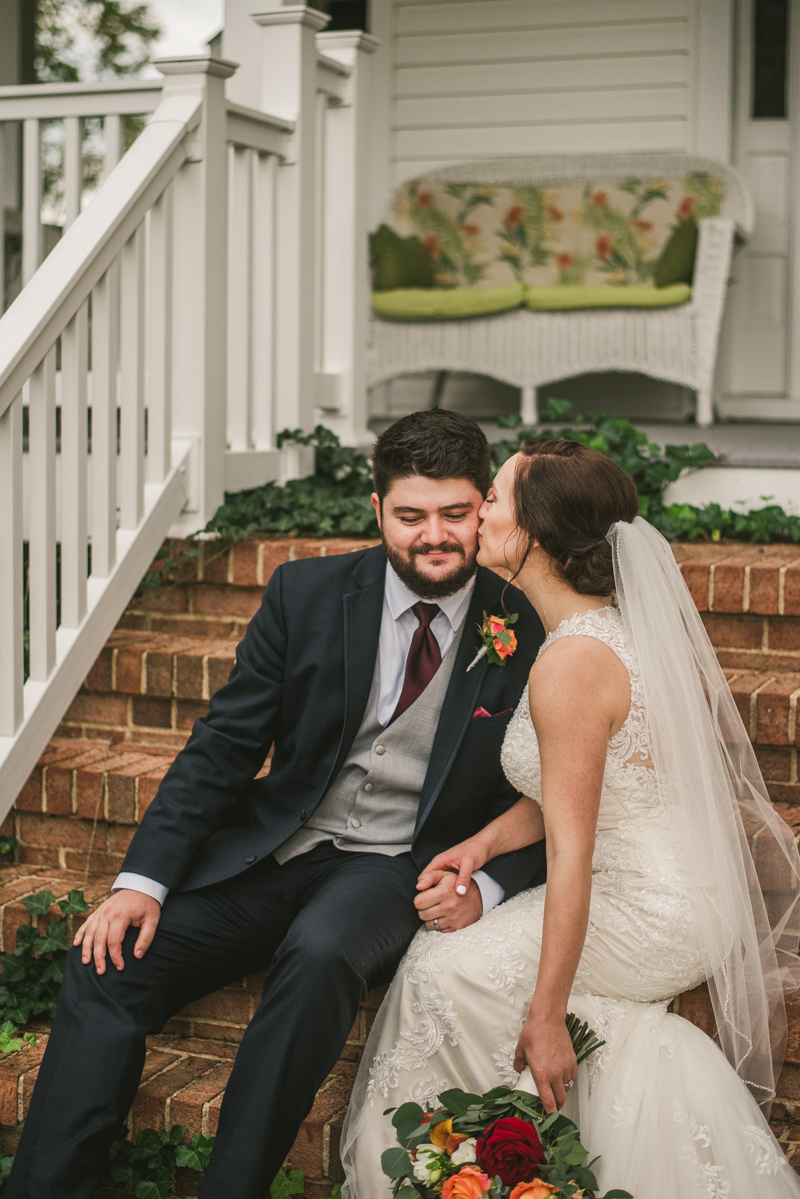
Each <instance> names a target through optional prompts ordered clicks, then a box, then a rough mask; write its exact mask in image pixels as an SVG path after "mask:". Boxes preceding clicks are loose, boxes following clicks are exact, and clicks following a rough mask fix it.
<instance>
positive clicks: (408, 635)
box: [6, 409, 544, 1199]
mask: <svg viewBox="0 0 800 1199" xmlns="http://www.w3.org/2000/svg"><path fill="white" fill-rule="evenodd" d="M373 471H374V479H375V495H373V497H372V500H373V504H374V506H375V510H376V513H377V516H378V520H379V523H380V527H381V536H382V540H383V546H382V547H376V548H374V549H368V550H363V551H359V552H357V553H353V554H346V555H342V556H337V557H329V558H315V559H306V560H303V561H298V562H291V563H287V564H286V565H284V566H281V567H279V568H278V569H277V570H276V571H275V573H274V575H273V576H272V579H271V580H270V583H269V586H268V587H267V589H266V592H265V594H264V599H263V603H262V606H261V609H260V611H259V612H258V613H257V615H256V616H254V617H253V619H252V621H251V622H250V626H249V628H248V630H247V634H246V635H245V637H244V640H243V641H242V642H241V644H240V645H239V647H238V649H237V654H236V665H235V666H234V668H233V670H232V672H231V676H230V679H229V681H228V683H227V685H226V686H225V687H223V688H222V689H221V690H220V691H218V692H217V694H216V695H215V696H214V698H213V700H212V701H211V708H210V711H209V714H208V716H206V717H205V718H204V719H202V720H199V721H197V723H196V724H195V727H194V730H193V732H192V736H191V737H190V739H189V741H188V743H187V745H186V748H185V749H184V750H183V751H182V752H181V753H180V754H179V755H178V757H177V758H176V760H175V762H174V764H173V766H172V767H171V769H170V771H169V773H168V774H167V775H166V777H165V778H164V780H163V782H162V784H161V787H160V789H159V792H158V794H157V796H156V798H155V800H154V801H153V803H152V804H151V806H150V808H149V810H148V811H147V814H146V815H145V817H144V819H143V821H142V823H141V825H140V826H139V828H138V830H137V832H136V835H135V837H134V838H133V841H132V843H131V846H130V849H129V851H128V854H127V857H126V858H125V861H124V863H123V872H122V874H120V876H119V878H118V879H117V881H116V884H115V893H114V894H113V895H112V897H111V898H110V899H108V900H106V902H105V903H104V904H103V905H102V907H100V908H99V909H98V910H97V912H95V913H94V914H93V915H92V916H91V917H90V919H89V920H88V921H87V923H86V924H85V925H84V927H83V929H82V930H81V932H80V933H79V934H78V937H77V938H76V942H77V943H79V944H78V946H77V947H76V948H74V949H73V950H72V952H71V953H70V955H69V958H68V962H67V968H66V973H65V977H64V985H63V990H62V994H61V1001H60V1004H59V1007H58V1012H57V1014H56V1018H55V1022H54V1025H53V1031H52V1034H51V1036H50V1041H49V1044H48V1047H47V1052H46V1053H45V1056H44V1060H43V1062H42V1066H41V1069H40V1072H39V1077H38V1080H37V1083H36V1088H35V1091H34V1095H33V1100H32V1103H31V1109H30V1114H29V1116H28V1119H27V1121H26V1124H25V1130H24V1132H23V1135H22V1140H21V1142H20V1147H19V1151H18V1153H17V1156H16V1160H15V1162H14V1168H13V1170H12V1173H11V1178H10V1181H9V1183H8V1187H7V1191H6V1196H7V1199H90V1197H91V1196H92V1195H93V1194H94V1191H95V1188H96V1187H97V1185H98V1183H99V1181H100V1179H101V1177H102V1175H103V1173H104V1170H105V1167H106V1162H107V1152H108V1148H109V1145H110V1143H111V1141H112V1140H113V1138H114V1136H115V1135H116V1134H117V1133H118V1131H119V1129H120V1126H121V1124H122V1122H123V1120H124V1119H125V1116H126V1114H127V1112H128V1110H129V1108H130V1105H131V1103H132V1102H133V1098H134V1095H135V1093H136V1088H137V1085H138V1083H139V1078H140V1075H141V1070H142V1065H143V1062H144V1056H145V1037H146V1035H147V1034H148V1033H157V1032H159V1031H160V1030H161V1029H162V1028H163V1026H164V1024H165V1023H166V1021H167V1020H168V1019H169V1018H170V1017H171V1016H172V1015H173V1014H174V1013H175V1012H178V1011H180V1010H181V1009H182V1008H184V1007H185V1006H186V1005H187V1004H188V1003H191V1002H192V1001H193V1000H195V999H197V998H198V997H200V996H202V995H206V994H208V993H210V992H212V991H216V990H218V989H219V988H220V987H224V986H225V985H226V984H228V983H231V982H234V981H236V980H237V979H239V978H241V977H242V976H243V975H247V974H253V973H255V972H257V971H260V970H264V969H265V968H267V967H268V968H269V972H268V974H267V978H266V982H265V984H264V991H263V996H262V1000H261V1004H260V1006H259V1008H258V1010H257V1012H256V1014H255V1016H254V1017H253V1019H252V1020H251V1022H250V1025H249V1027H248V1029H247V1031H246V1033H245V1035H244V1037H243V1039H242V1044H241V1048H240V1050H239V1053H238V1054H237V1057H236V1061H235V1064H234V1067H233V1071H232V1073H231V1076H230V1081H229V1084H228V1088H227V1090H226V1093H225V1099H224V1103H223V1105H222V1110H221V1114H220V1122H219V1131H218V1134H217V1138H216V1144H215V1148H214V1152H213V1154H212V1158H211V1164H210V1166H209V1170H208V1173H207V1176H206V1179H205V1181H204V1184H203V1199H264V1196H265V1195H266V1194H267V1192H268V1187H269V1183H270V1181H271V1180H272V1178H273V1177H274V1175H275V1174H276V1173H277V1171H278V1169H279V1167H280V1166H281V1163H282V1162H283V1160H284V1159H285V1157H286V1154H287V1153H288V1151H289V1150H290V1148H291V1146H292V1143H293V1141H294V1138H295V1136H296V1134H297V1130H298V1127H299V1125H300V1123H301V1121H302V1120H303V1119H304V1118H305V1116H306V1115H307V1113H308V1112H309V1110H310V1109H311V1106H312V1104H313V1102H314V1097H315V1095H316V1092H317V1090H318V1088H319V1086H320V1085H321V1083H322V1081H323V1080H324V1078H325V1076H326V1075H327V1074H328V1072H329V1071H330V1069H331V1068H332V1066H333V1065H334V1063H335V1062H336V1060H337V1058H338V1056H339V1054H340V1052H341V1049H342V1047H343V1045H344V1042H345V1040H346V1038H347V1035H348V1032H349V1031H350V1028H351V1027H352V1025H353V1022H354V1020H355V1017H356V1014H357V1012H358V1007H359V1004H360V1003H361V1001H362V999H363V998H364V996H365V995H366V993H367V991H368V990H369V989H370V988H372V987H375V986H377V985H378V984H380V983H384V982H387V981H388V980H389V979H391V977H392V974H393V973H394V971H395V969H396V967H397V965H398V962H399V961H400V958H401V957H402V955H403V953H404V951H405V949H406V947H407V946H408V943H409V941H410V940H411V938H412V937H413V936H414V933H415V932H416V931H417V929H419V928H420V927H421V924H420V922H421V921H422V922H424V923H425V925H426V926H427V927H428V928H435V929H436V930H438V931H441V932H444V933H447V932H451V931H453V930H455V929H459V928H464V927H466V926H467V925H469V924H472V923H473V922H474V921H476V920H478V919H479V918H480V916H481V915H482V914H483V913H485V912H486V911H487V910H488V909H489V908H490V907H491V906H493V905H494V904H496V903H498V902H500V901H502V900H503V899H504V898H508V897H510V896H512V895H514V894H516V893H517V892H518V891H520V890H522V889H524V888H526V887H530V886H532V885H535V884H537V883H539V882H541V881H543V877H544V850H543V843H540V844H538V845H534V846H531V847H528V848H527V849H523V850H519V851H516V852H514V853H510V854H506V855H504V856H503V857H499V858H496V859H495V860H494V861H492V862H490V863H488V864H487V866H486V868H485V870H484V871H480V872H477V873H476V874H475V875H474V876H473V879H472V881H471V883H470V885H469V887H468V888H467V889H466V893H465V894H463V895H459V894H457V893H456V890H455V880H456V876H455V875H454V874H451V873H446V874H444V875H443V876H440V875H436V876H433V877H429V878H426V879H423V880H422V882H423V884H424V885H423V886H422V887H420V888H419V889H418V884H417V880H418V876H419V874H420V871H423V870H424V868H425V866H426V865H427V863H428V862H429V861H430V860H431V858H432V857H433V856H434V855H435V854H437V853H439V852H440V851H442V850H444V849H446V848H448V847H449V846H450V845H452V844H454V843H455V842H457V841H459V840H462V839H463V838H465V837H469V836H471V835H472V834H474V833H475V832H477V831H478V830H479V829H480V828H482V827H483V826H484V825H485V824H487V823H488V822H489V821H490V820H492V819H493V818H494V817H495V816H497V815H498V814H499V813H501V812H503V811H505V810H506V809H507V808H508V807H510V806H511V804H513V803H514V802H515V801H516V799H517V798H518V797H517V793H516V792H515V791H514V789H513V788H512V787H511V786H510V785H509V784H508V782H506V780H505V778H504V776H503V773H502V770H501V766H500V748H501V744H502V740H503V734H504V733H505V730H506V727H507V725H508V721H509V719H510V717H511V712H512V710H513V708H514V707H515V705H516V703H517V701H518V699H519V697H520V695H521V694H522V691H523V688H524V687H525V685H526V682H527V676H528V671H529V669H530V667H531V664H532V662H533V659H534V657H535V655H536V651H537V650H538V648H539V645H540V644H541V642H542V640H543V630H542V626H541V624H540V622H539V619H538V617H537V616H536V613H535V612H534V611H533V609H532V608H531V607H530V606H529V604H528V603H527V601H526V600H525V598H524V596H523V595H522V593H521V592H519V591H517V590H516V589H515V588H513V587H512V588H509V589H508V592H507V594H506V602H507V607H508V610H509V611H512V612H513V611H516V612H518V613H519V619H518V622H517V624H516V625H515V632H516V634H517V639H518V649H517V650H516V652H515V653H514V654H513V655H512V656H511V657H510V658H508V659H507V660H506V662H505V664H504V665H503V666H502V667H499V666H496V665H488V664H487V661H486V658H485V657H484V658H483V659H482V660H481V661H480V662H479V663H478V665H477V666H476V667H475V668H474V669H473V670H472V671H471V672H470V673H468V672H467V667H468V666H469V664H470V662H471V661H472V659H473V658H474V656H475V653H476V651H477V649H478V648H479V647H480V644H481V643H480V640H479V637H478V633H477V630H476V625H478V624H479V623H480V622H481V620H482V615H483V612H484V611H486V612H488V613H498V612H500V611H501V598H500V596H501V591H502V586H503V585H502V583H501V581H500V579H498V577H497V576H496V575H495V574H493V573H492V572H491V571H488V570H484V569H483V568H476V563H475V559H476V554H477V533H478V523H479V518H478V512H479V509H480V507H481V504H482V503H483V501H484V498H485V496H486V492H487V490H488V487H489V481H490V457H489V448H488V445H487V442H486V439H485V437H484V436H483V433H482V432H481V431H480V429H479V428H478V426H477V425H476V424H474V422H472V421H470V420H468V419H466V418H465V417H462V416H459V415H457V414H456V413H453V412H443V411H439V410H436V409H434V410H433V411H429V412H416V413H413V414H412V415H411V416H407V417H404V418H403V419H402V420H399V421H397V423H396V424H394V425H392V426H391V427H390V428H389V429H388V430H387V432H385V433H384V434H383V435H382V436H381V437H380V438H379V439H378V442H377V444H376V446H375V451H374V458H373ZM270 749H272V750H273V756H272V762H271V767H270V771H269V774H268V775H267V776H266V777H264V778H256V776H257V774H258V773H259V771H260V770H261V768H262V766H263V764H264V761H265V759H266V757H267V754H268V753H269V751H270ZM107 958H108V959H110V961H107Z"/></svg>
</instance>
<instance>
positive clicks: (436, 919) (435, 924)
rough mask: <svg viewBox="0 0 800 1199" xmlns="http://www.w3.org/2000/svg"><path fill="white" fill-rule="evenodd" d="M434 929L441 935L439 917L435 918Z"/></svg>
mask: <svg viewBox="0 0 800 1199" xmlns="http://www.w3.org/2000/svg"><path fill="white" fill-rule="evenodd" d="M433 927H434V928H435V929H436V931H437V933H440V932H441V931H442V930H441V929H440V928H439V917H438V916H434V918H433Z"/></svg>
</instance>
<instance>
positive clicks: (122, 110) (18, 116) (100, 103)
mask: <svg viewBox="0 0 800 1199" xmlns="http://www.w3.org/2000/svg"><path fill="white" fill-rule="evenodd" d="M163 87H164V81H163V79H125V80H119V79H114V80H106V81H101V82H99V83H96V82H95V83H25V84H12V85H6V86H4V87H0V121H25V120H29V119H38V120H40V121H46V120H57V119H60V118H62V117H104V116H126V115H129V114H132V113H144V112H153V111H154V110H155V109H156V108H157V107H158V105H159V103H160V100H161V92H162V89H163Z"/></svg>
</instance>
